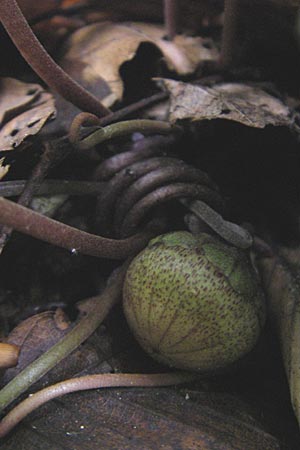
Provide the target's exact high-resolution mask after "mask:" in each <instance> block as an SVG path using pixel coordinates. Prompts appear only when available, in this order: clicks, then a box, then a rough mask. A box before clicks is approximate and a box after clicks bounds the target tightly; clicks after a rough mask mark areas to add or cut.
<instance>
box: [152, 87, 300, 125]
mask: <svg viewBox="0 0 300 450" xmlns="http://www.w3.org/2000/svg"><path fill="white" fill-rule="evenodd" d="M157 82H158V84H159V85H160V86H163V88H164V89H166V90H167V91H168V92H169V93H170V117H169V118H170V120H171V121H172V122H176V121H177V120H193V121H200V120H212V119H226V120H232V121H235V122H239V123H242V124H243V125H246V126H248V127H254V128H264V127H265V126H266V125H274V126H289V125H291V122H292V121H291V112H290V110H289V108H288V107H287V106H285V105H284V104H283V103H282V102H281V101H280V100H279V99H278V98H276V97H273V96H271V95H270V94H268V93H267V92H265V91H263V90H262V89H260V88H258V87H254V86H249V85H246V84H242V83H222V84H219V85H216V86H215V87H214V88H210V87H206V86H199V85H198V86H196V85H193V84H190V83H184V82H182V81H174V80H169V79H162V78H160V79H157Z"/></svg>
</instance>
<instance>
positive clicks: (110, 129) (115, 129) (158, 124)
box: [72, 119, 180, 150]
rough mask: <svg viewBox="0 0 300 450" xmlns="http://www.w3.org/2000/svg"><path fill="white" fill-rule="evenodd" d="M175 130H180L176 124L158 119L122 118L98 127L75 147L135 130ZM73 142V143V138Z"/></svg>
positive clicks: (89, 144) (88, 145) (96, 143)
mask: <svg viewBox="0 0 300 450" xmlns="http://www.w3.org/2000/svg"><path fill="white" fill-rule="evenodd" d="M72 130H73V134H72V135H73V136H77V135H78V133H76V132H75V130H74V127H73V128H72ZM177 130H180V128H179V127H178V126H177V125H172V124H170V123H168V122H162V121H159V120H148V119H140V120H124V121H123V122H118V123H114V124H112V125H108V126H106V127H104V128H100V129H99V130H97V131H95V132H94V133H92V134H90V135H89V136H87V137H86V138H84V139H82V140H81V141H79V142H78V141H77V143H76V147H78V148H79V149H80V150H87V149H89V148H91V147H95V146H96V145H98V144H101V143H102V142H104V141H107V140H110V139H116V138H120V137H124V136H128V135H130V134H132V133H135V132H140V133H143V134H149V133H151V134H152V133H153V134H169V133H171V132H173V131H177ZM72 139H73V138H72ZM73 143H74V144H75V142H74V139H73Z"/></svg>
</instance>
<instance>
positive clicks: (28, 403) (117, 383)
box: [0, 372, 196, 438]
mask: <svg viewBox="0 0 300 450" xmlns="http://www.w3.org/2000/svg"><path fill="white" fill-rule="evenodd" d="M195 378H196V375H195V374H192V373H187V372H174V373H155V374H137V373H134V374H133V373H120V374H116V373H113V374H112V373H108V374H99V375H87V376H84V377H79V378H72V379H70V380H65V381H62V382H60V383H57V384H54V385H53V386H49V387H47V388H45V389H42V390H40V391H38V392H36V393H35V394H33V395H31V396H30V397H28V398H27V399H26V400H24V401H23V402H21V403H19V404H18V405H17V406H16V407H15V408H14V409H13V410H12V411H10V412H9V413H8V414H7V416H5V417H4V418H3V419H2V421H1V422H0V438H1V437H4V436H5V435H6V434H7V433H9V432H10V431H11V430H12V428H14V427H15V426H16V425H17V424H18V423H19V422H21V420H23V419H24V417H26V416H27V415H28V414H30V413H31V412H32V411H34V410H35V409H37V408H38V407H39V406H41V405H43V404H44V403H46V402H48V401H49V400H52V399H54V398H57V397H61V396H63V395H66V394H69V393H71V392H77V391H86V390H89V389H99V388H105V387H134V386H135V387H158V386H170V385H174V384H182V383H188V382H190V381H193V380H194V379H195Z"/></svg>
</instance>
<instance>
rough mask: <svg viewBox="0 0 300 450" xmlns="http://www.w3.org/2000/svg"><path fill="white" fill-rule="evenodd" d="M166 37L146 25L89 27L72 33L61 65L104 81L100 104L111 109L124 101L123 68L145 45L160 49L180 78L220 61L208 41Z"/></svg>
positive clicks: (155, 27) (162, 31)
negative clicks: (206, 64)
mask: <svg viewBox="0 0 300 450" xmlns="http://www.w3.org/2000/svg"><path fill="white" fill-rule="evenodd" d="M164 36H165V28H164V27H163V26H160V25H152V24H147V23H130V22H128V23H125V22H124V23H109V22H106V23H98V24H94V25H90V26H88V27H84V28H81V29H80V30H78V31H76V32H75V33H73V35H72V36H71V38H70V39H69V41H68V42H67V45H66V49H65V54H64V57H63V58H62V60H61V61H60V64H61V65H62V66H63V67H64V68H65V69H66V70H68V71H69V72H70V73H71V74H72V75H73V72H74V73H75V72H77V77H78V71H80V70H81V71H82V73H81V76H82V78H83V79H84V80H85V81H89V82H92V81H93V82H94V83H100V82H101V81H102V82H103V81H105V83H106V84H107V86H108V88H107V92H106V93H105V94H104V95H103V97H101V101H102V102H103V103H104V105H105V106H107V107H110V106H111V105H112V104H113V103H115V102H116V101H117V100H121V99H122V95H123V89H124V87H123V81H122V79H121V76H120V67H121V65H122V64H123V63H125V62H126V61H130V60H132V59H133V58H134V57H135V55H136V53H137V51H138V49H139V47H140V45H141V44H142V43H149V44H152V45H153V46H154V47H155V48H157V49H158V50H159V51H160V52H161V54H162V55H163V57H164V59H165V62H166V64H167V66H168V68H169V69H170V70H172V71H175V72H176V73H178V74H180V75H188V74H192V73H193V72H194V71H195V69H196V67H197V66H198V65H199V63H200V62H201V61H204V60H212V59H216V57H217V51H216V49H215V48H214V47H213V46H211V48H207V45H206V44H207V39H203V38H201V37H187V36H183V35H178V36H176V37H175V39H174V40H173V41H172V42H170V41H167V40H166V39H164ZM145 67H147V61H145Z"/></svg>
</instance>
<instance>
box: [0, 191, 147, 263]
mask: <svg viewBox="0 0 300 450" xmlns="http://www.w3.org/2000/svg"><path fill="white" fill-rule="evenodd" d="M0 223H1V224H2V225H6V226H9V227H11V228H13V229H14V230H17V231H19V232H21V233H24V234H27V235H29V236H32V237H34V238H37V239H41V240H43V241H45V242H48V243H49V244H53V245H57V246H58V247H62V248H66V249H68V250H72V249H75V250H76V251H77V252H80V253H83V254H85V255H90V256H97V257H100V258H111V259H124V258H126V257H127V256H129V255H131V254H133V253H135V252H137V251H139V250H141V249H142V248H143V247H144V246H145V244H146V243H147V242H148V240H149V239H150V237H151V233H150V232H146V233H140V234H136V235H134V236H132V237H131V238H128V239H122V240H117V239H108V238H104V237H101V236H97V235H95V234H90V233H86V232H85V231H81V230H79V229H77V228H73V227H70V226H69V225H66V224H64V223H61V222H58V221H57V220H53V219H50V218H48V217H46V216H43V215H42V214H39V213H36V212H34V211H32V210H31V209H29V208H25V207H24V206H21V205H18V204H17V203H14V202H12V201H10V200H7V199H4V198H3V197H0Z"/></svg>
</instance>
